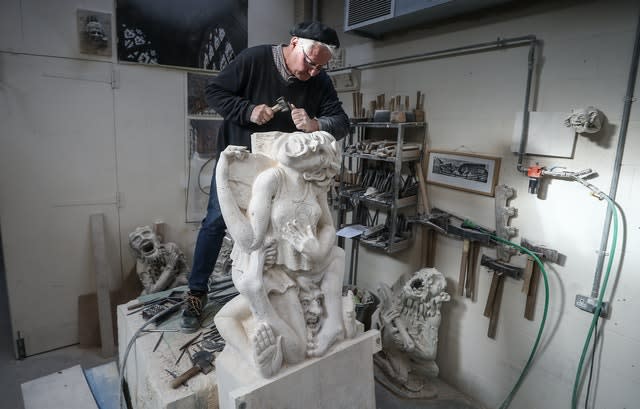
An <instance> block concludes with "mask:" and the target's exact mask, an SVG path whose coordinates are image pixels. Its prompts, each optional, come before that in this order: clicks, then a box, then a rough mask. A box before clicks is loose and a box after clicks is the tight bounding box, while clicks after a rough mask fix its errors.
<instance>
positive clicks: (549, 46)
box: [322, 0, 640, 409]
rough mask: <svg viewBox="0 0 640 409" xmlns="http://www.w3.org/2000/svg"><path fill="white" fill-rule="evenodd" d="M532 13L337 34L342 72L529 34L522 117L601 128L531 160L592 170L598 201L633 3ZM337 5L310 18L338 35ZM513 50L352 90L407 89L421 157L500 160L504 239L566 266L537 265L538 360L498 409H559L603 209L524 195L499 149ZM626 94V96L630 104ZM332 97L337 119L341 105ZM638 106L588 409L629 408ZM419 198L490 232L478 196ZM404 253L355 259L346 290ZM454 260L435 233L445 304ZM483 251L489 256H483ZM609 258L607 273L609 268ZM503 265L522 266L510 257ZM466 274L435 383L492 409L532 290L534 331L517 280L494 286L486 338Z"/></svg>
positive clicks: (482, 287)
mask: <svg viewBox="0 0 640 409" xmlns="http://www.w3.org/2000/svg"><path fill="white" fill-rule="evenodd" d="M537 4H538V5H537V6H530V7H525V6H523V5H516V6H514V7H511V10H510V11H502V12H496V13H484V14H476V15H474V16H473V17H471V18H470V17H467V18H465V19H462V20H460V21H458V22H448V23H441V24H437V25H435V26H433V27H432V28H427V27H423V28H419V29H413V30H407V31H405V32H403V33H400V34H396V35H391V36H388V37H387V38H386V39H385V40H382V41H373V40H370V39H366V38H363V37H358V36H355V35H352V34H342V35H341V40H342V42H343V44H344V45H345V48H346V61H347V65H358V64H362V63H367V62H373V61H378V60H383V59H389V58H394V57H401V56H406V55H412V54H419V53H423V52H428V51H437V50H442V49H446V48H450V47H458V46H464V45H469V44H476V43H481V42H489V41H493V40H495V39H496V38H498V37H500V38H511V37H518V36H523V35H528V34H533V35H535V36H537V37H538V38H539V39H540V40H541V41H542V47H541V50H540V53H539V55H540V57H539V59H538V64H537V71H538V73H539V74H538V77H537V86H535V87H534V90H535V92H534V101H536V103H534V105H533V107H532V109H533V110H536V111H549V112H569V111H570V109H571V108H574V107H580V106H586V105H594V106H596V107H598V108H599V109H601V110H602V111H603V112H604V113H605V114H606V116H607V118H608V121H609V126H608V129H607V130H606V131H605V132H603V135H601V136H600V138H599V139H596V138H588V137H582V136H581V137H578V139H577V143H576V147H575V154H574V157H573V159H555V158H543V157H535V158H532V160H533V161H540V163H541V164H543V165H546V166H548V167H550V166H554V165H560V166H566V167H568V168H570V169H582V168H588V167H590V168H593V169H594V170H596V171H597V172H598V174H599V176H598V177H597V178H596V179H593V180H592V183H594V184H595V185H597V186H599V187H600V188H601V189H602V190H604V191H605V192H608V191H609V185H610V181H611V175H612V165H613V161H614V157H615V148H616V143H617V139H618V132H619V128H620V121H621V117H622V109H623V99H624V95H625V90H626V86H627V77H628V71H629V66H630V61H631V54H632V50H633V40H634V35H635V30H636V23H637V21H638V12H639V5H638V3H637V2H636V1H624V0H617V1H611V2H605V1H590V2H550V1H545V2H537ZM343 7H344V6H343V2H342V1H337V0H330V1H325V2H323V8H322V17H323V19H324V21H325V22H327V23H329V24H331V25H333V26H334V27H335V28H337V29H341V28H343V24H344V23H343V21H344V20H343V14H342V13H343ZM527 52H528V48H527V47H519V48H512V49H507V50H501V51H493V52H487V53H477V54H470V55H465V56H459V57H451V58H441V59H435V60H430V61H422V62H414V63H407V64H400V65H395V66H390V67H385V68H378V69H367V70H364V71H363V72H362V89H361V92H363V93H364V100H365V106H366V105H367V101H369V100H371V99H375V95H377V94H379V93H383V92H384V93H386V95H387V96H390V95H395V94H406V95H410V96H411V98H412V104H413V102H414V101H413V99H414V96H415V93H416V90H420V91H422V92H423V93H426V117H427V121H428V123H429V143H430V146H431V147H432V148H435V149H448V150H460V151H463V152H465V151H467V152H469V151H470V152H477V153H484V154H489V155H495V156H500V157H502V166H501V170H500V183H504V184H507V185H509V186H512V187H514V188H515V189H516V190H517V192H518V193H517V197H516V198H515V199H514V200H512V201H511V204H512V206H515V207H516V208H518V210H519V215H518V216H517V217H515V218H514V219H512V221H511V225H512V226H515V227H517V228H518V229H519V231H520V236H518V237H515V238H514V239H515V241H516V242H519V241H520V238H521V237H525V238H528V239H530V240H532V241H534V242H538V243H541V244H545V245H547V246H549V247H551V248H555V249H557V250H558V251H560V252H561V253H563V254H564V255H566V263H565V264H564V265H563V266H558V265H548V266H547V270H548V273H549V281H550V282H549V285H550V297H551V300H550V304H549V315H548V318H547V323H546V329H545V332H544V335H543V338H542V343H541V347H540V350H539V354H538V357H537V358H536V360H535V363H534V364H533V367H532V369H531V372H530V373H529V375H528V377H527V378H526V380H525V382H524V384H523V385H522V387H521V388H520V391H519V392H518V394H517V395H516V398H515V400H514V401H513V404H512V406H511V407H512V408H520V409H533V408H538V409H543V408H544V409H548V408H561V407H570V405H571V390H572V387H573V381H574V377H575V372H576V368H577V363H578V359H579V356H580V353H581V350H582V346H583V342H584V338H585V336H586V331H587V328H588V326H589V324H590V321H591V315H588V314H587V313H585V312H583V311H581V310H578V309H577V308H575V307H574V306H573V304H574V297H575V295H576V294H583V295H589V294H590V292H591V287H592V277H593V273H594V271H595V262H596V257H597V255H596V250H597V249H598V247H599V244H600V236H601V231H602V225H603V220H604V215H605V210H606V204H605V203H603V202H599V201H598V200H596V199H594V198H593V197H591V196H590V195H589V192H588V191H587V190H585V189H584V188H583V187H582V186H581V185H579V184H577V183H574V182H567V181H561V180H554V181H552V182H551V183H550V185H549V186H548V192H547V198H546V200H540V199H537V198H536V197H534V196H532V195H529V194H528V193H527V178H526V177H523V176H522V175H520V174H519V173H518V172H517V171H516V169H515V164H516V161H517V160H516V159H517V158H516V157H515V156H514V155H513V154H512V153H510V150H509V145H510V143H511V133H512V128H513V121H514V117H515V113H516V112H517V111H522V109H523V105H524V92H525V79H526V69H527ZM639 91H640V88H639V86H638V85H636V89H635V94H636V98H637V97H638V93H639ZM341 97H342V100H343V101H344V104H345V109H346V111H347V112H351V108H350V104H351V95H349V93H344V94H341ZM639 109H640V108H639V107H638V104H637V103H636V104H634V107H633V110H632V115H631V122H630V125H629V132H628V135H627V145H626V151H625V155H624V160H623V166H622V174H621V178H620V185H619V190H618V202H619V203H620V204H621V206H622V207H623V209H624V210H625V215H626V223H627V224H626V238H627V245H626V248H625V249H626V251H625V253H624V265H623V266H622V268H621V270H620V272H619V275H616V276H614V277H612V279H611V280H610V281H609V291H608V295H607V298H605V299H609V300H610V301H611V303H612V316H611V319H609V320H607V321H606V324H605V326H604V336H603V342H602V344H601V346H602V348H601V350H599V353H598V355H599V358H600V359H599V360H598V365H596V368H598V367H599V372H598V374H599V375H597V376H596V377H595V392H593V391H592V395H591V400H592V401H593V400H595V404H593V406H590V407H597V408H632V407H638V402H639V401H640V388H639V387H638V386H639V384H640V354H638V352H637V351H638V350H639V349H640V327H638V326H637V325H636V324H635V323H636V322H637V318H636V317H637V315H638V313H640V301H639V300H640V277H639V276H638V274H637V270H638V267H639V266H640V256H639V254H638V250H637V249H638V248H640V247H639V246H638V244H639V243H638V241H639V240H640V231H639V230H638V229H639V227H640V219H639V216H638V215H637V212H636V210H637V209H638V206H639V204H640V196H639V193H638V191H640V180H639V176H640V167H639V165H640V114H639ZM428 193H429V195H430V200H431V201H432V204H433V206H436V207H439V208H441V209H445V210H448V211H450V212H452V213H454V214H458V215H464V216H466V217H469V218H471V219H472V220H475V221H476V222H478V223H480V224H483V225H486V226H489V227H491V226H494V223H495V221H494V213H493V211H494V210H493V208H494V201H493V199H492V198H489V197H484V196H479V195H474V194H470V193H464V192H460V191H455V190H450V189H446V188H441V187H435V186H430V187H429V189H428ZM620 239H622V236H620ZM415 251H418V250H417V249H414V250H413V253H412V252H408V253H407V254H400V255H397V256H396V257H394V258H389V257H387V256H383V255H379V254H378V253H365V254H362V253H361V254H360V268H359V275H358V279H359V283H361V284H362V285H363V286H368V287H370V288H372V289H373V288H375V287H376V286H377V283H379V282H381V281H382V282H386V283H390V282H393V281H394V280H395V279H396V278H397V277H398V276H400V275H401V274H402V273H404V272H406V271H412V270H413V269H415V268H417V267H418V266H417V265H416V264H415V263H416V262H417V261H416V260H419V257H417V255H416V254H415ZM460 252H461V242H460V241H457V240H453V239H447V238H444V237H442V236H439V238H438V246H437V255H436V267H437V268H438V269H439V270H440V271H442V272H443V273H444V274H445V275H446V276H447V279H448V284H449V292H451V293H455V288H456V283H457V279H458V271H459V261H460ZM483 252H484V253H485V254H487V255H489V256H492V255H494V254H495V252H494V250H492V249H487V248H485V249H483ZM616 260H618V261H617V262H616V264H618V262H619V260H620V257H616ZM512 262H513V263H514V264H519V265H524V260H523V259H522V257H521V256H520V257H515V258H513V259H512ZM479 276H480V279H479V283H478V294H479V296H478V299H477V300H476V301H474V302H472V301H470V300H468V299H466V298H461V297H458V296H454V297H453V298H452V301H451V302H450V303H449V304H448V305H447V307H446V309H445V311H444V320H443V325H442V327H441V329H440V350H439V358H438V362H439V365H440V368H441V374H442V377H443V378H444V379H445V380H447V381H449V382H451V383H453V384H454V385H456V386H457V387H458V388H460V389H461V390H462V391H464V392H467V393H468V394H469V395H471V396H473V397H475V398H477V399H479V400H480V401H481V402H482V403H484V404H486V405H487V406H488V407H498V406H499V405H500V404H501V402H502V400H503V399H504V398H505V397H506V396H507V394H508V392H509V391H510V389H511V387H512V386H513V383H514V380H515V379H516V377H517V376H518V375H519V373H520V371H521V370H522V368H523V366H524V364H525V362H526V360H527V358H528V354H529V351H530V349H531V346H532V344H533V341H534V339H535V336H536V333H537V330H538V327H539V324H540V320H541V316H542V310H543V300H544V292H543V288H542V286H540V288H539V292H538V301H537V307H536V312H535V320H534V321H533V322H531V321H527V320H525V319H524V318H523V311H524V305H525V297H524V295H523V294H522V293H521V291H520V290H521V286H522V283H521V282H520V281H515V280H512V279H508V280H507V282H506V284H505V289H504V290H505V291H504V298H503V301H502V309H501V313H500V319H499V323H498V329H497V336H496V339H495V340H492V339H489V338H488V337H487V336H486V333H487V326H488V319H487V318H485V317H484V316H483V309H484V305H485V301H486V297H487V293H488V288H489V284H490V278H491V277H490V274H489V273H488V272H487V270H485V269H484V268H482V269H480V272H479ZM582 396H583V397H584V393H583V395H582ZM581 402H582V401H581ZM580 405H581V407H582V406H583V405H584V403H581V404H580Z"/></svg>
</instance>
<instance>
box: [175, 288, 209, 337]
mask: <svg viewBox="0 0 640 409" xmlns="http://www.w3.org/2000/svg"><path fill="white" fill-rule="evenodd" d="M185 300H186V302H185V303H184V309H183V310H182V324H181V325H180V327H181V329H182V332H184V333H187V334H189V333H192V332H196V331H197V330H198V329H199V328H200V321H201V320H202V310H203V309H204V306H205V305H207V294H206V293H196V292H191V291H189V292H188V293H187V297H186V299H185Z"/></svg>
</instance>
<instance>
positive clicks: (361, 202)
mask: <svg viewBox="0 0 640 409" xmlns="http://www.w3.org/2000/svg"><path fill="white" fill-rule="evenodd" d="M426 125H427V124H426V123H425V122H397V123H396V122H366V121H352V123H351V126H352V133H351V135H349V137H348V140H347V141H345V142H346V143H345V149H348V147H349V146H354V145H355V143H356V142H362V140H363V139H364V136H365V132H366V130H367V129H388V130H391V131H390V132H394V133H395V138H393V139H392V141H393V140H395V153H394V154H392V156H378V155H376V154H371V153H359V152H346V151H344V152H343V153H342V167H341V171H340V175H341V182H340V187H339V191H338V192H339V195H338V197H339V198H340V200H341V201H343V203H344V201H346V200H348V199H356V200H357V206H356V207H355V208H354V209H349V210H348V206H342V205H341V206H340V209H341V210H340V213H339V220H338V223H339V224H343V223H344V222H345V218H346V216H345V214H346V212H347V211H350V210H354V211H355V212H358V211H359V210H361V209H373V210H383V211H384V212H386V214H387V220H388V221H389V225H388V227H387V231H386V235H387V237H394V239H387V240H376V239H364V238H361V237H360V238H358V239H357V240H354V242H353V244H354V246H358V245H359V244H360V243H361V244H362V245H364V246H366V247H369V248H374V249H378V250H381V251H384V252H386V253H394V252H397V251H400V250H403V249H406V248H408V247H409V246H410V245H411V243H412V241H413V238H412V235H411V231H409V232H408V233H406V235H405V233H403V232H398V228H399V226H398V216H399V212H400V211H401V210H403V211H407V210H410V209H411V208H412V207H413V208H415V207H416V206H417V203H418V197H417V195H412V196H408V197H399V196H400V193H401V189H402V186H401V185H402V177H401V174H402V170H403V166H404V164H405V163H408V162H416V163H415V166H420V165H419V164H418V163H417V162H418V161H420V160H421V159H422V152H423V147H424V142H422V143H421V144H419V149H417V150H409V149H408V150H406V151H404V150H403V149H402V147H403V145H404V144H405V139H406V138H405V136H406V134H405V131H406V130H407V129H420V128H422V129H424V130H425V133H426ZM382 133H384V135H386V137H387V138H389V136H391V135H390V134H389V133H388V132H386V131H385V132H382ZM371 134H372V135H370V136H373V138H372V139H373V140H376V141H379V139H378V138H381V137H382V135H381V132H378V134H376V132H371ZM389 146H394V145H393V143H392V144H390V145H389ZM354 159H356V160H363V161H366V160H370V161H379V162H388V163H393V164H394V166H393V168H394V169H393V173H394V177H393V183H392V189H391V190H390V192H391V195H390V196H391V197H387V198H384V199H380V200H375V199H372V198H368V197H365V196H364V188H362V190H358V189H357V186H356V185H352V184H347V183H345V181H344V179H343V178H342V176H344V175H345V173H346V171H347V170H353V168H352V167H353V166H355V164H356V163H358V162H353V160H354ZM409 166H412V164H410V165H409ZM353 188H356V189H355V190H354V189H353ZM360 206H362V207H360ZM355 214H356V213H354V216H355ZM354 222H355V223H357V221H354ZM356 264H357V262H356ZM355 268H356V269H357V265H356V267H355ZM350 276H351V274H350Z"/></svg>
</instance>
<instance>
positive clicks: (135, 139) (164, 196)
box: [0, 0, 294, 354]
mask: <svg viewBox="0 0 640 409" xmlns="http://www.w3.org/2000/svg"><path fill="white" fill-rule="evenodd" d="M77 9H86V10H92V11H100V12H106V13H112V29H113V28H114V27H115V15H114V14H113V13H115V3H114V2H113V1H112V0H91V1H73V0H61V1H56V2H50V1H43V0H7V1H2V2H0V115H1V116H0V118H2V121H0V122H3V123H4V124H5V125H6V126H5V127H3V128H2V129H1V133H0V137H1V141H2V155H1V157H2V158H3V161H2V163H1V168H0V169H1V170H2V172H0V173H2V177H1V178H0V182H2V183H0V187H1V189H0V193H1V194H2V197H0V219H2V220H1V221H0V225H1V226H2V228H3V241H4V243H3V244H4V256H5V262H6V269H7V282H8V284H9V292H10V294H9V297H10V300H11V302H10V308H11V310H12V325H13V330H14V335H15V332H16V331H21V332H22V336H23V337H25V339H26V340H27V341H26V342H27V354H32V353H36V352H41V351H43V350H46V349H52V348H57V347H60V346H63V345H68V344H70V343H74V342H77V320H76V317H77V296H78V295H79V294H85V293H90V292H92V291H95V281H94V279H93V271H92V264H91V258H90V252H89V250H90V241H89V239H90V237H89V234H88V232H89V230H88V227H87V226H88V216H87V215H86V214H85V213H87V212H88V213H92V212H98V211H100V212H104V213H105V214H107V234H108V235H109V237H108V241H107V244H108V247H109V248H108V249H107V250H108V252H109V255H110V256H111V257H110V259H111V262H112V264H113V266H114V277H112V287H114V288H116V287H117V286H118V285H119V283H120V282H121V279H122V276H123V275H124V274H126V273H128V272H129V271H130V269H131V267H132V266H133V264H134V261H133V259H132V256H131V254H130V251H129V246H128V239H127V236H128V234H129V232H131V231H132V230H133V229H134V228H135V227H137V226H141V225H145V224H151V223H154V222H156V221H163V222H165V223H166V225H167V237H166V239H167V240H169V241H173V242H176V243H177V244H178V245H179V246H180V247H181V248H182V249H183V250H184V252H185V253H186V255H187V258H188V259H189V260H190V259H191V256H192V254H193V248H194V245H195V238H196V233H197V229H198V227H199V226H198V224H195V223H194V224H187V223H185V197H186V195H185V190H186V180H187V175H186V158H185V156H186V154H185V149H186V145H185V139H186V137H185V134H186V122H185V113H186V91H185V87H186V70H180V69H175V68H163V67H154V66H142V65H135V64H118V62H117V58H116V47H115V46H113V47H112V49H113V57H95V56H88V55H86V54H81V53H80V52H79V49H78V39H77V34H76V10H77ZM293 15H294V4H293V1H292V0H269V1H254V0H252V1H249V9H248V23H249V24H248V27H249V32H248V43H249V45H250V46H251V45H255V44H261V43H269V42H273V43H278V42H282V41H286V40H287V39H288V38H289V34H288V29H289V27H290V26H291V25H292V24H293V23H294V18H293ZM113 31H114V33H115V30H113ZM114 39H115V37H114ZM114 44H115V43H114ZM96 71H99V72H98V73H96ZM111 72H113V73H114V75H115V78H117V81H116V82H117V85H116V86H115V87H114V89H112V88H111V86H110V85H111V84H110V82H111ZM79 96H81V97H82V99H79ZM68 100H72V101H71V102H70V101H68ZM76 105H78V106H79V107H77V106H76ZM32 108H33V109H32ZM81 108H86V109H81ZM91 109H93V111H92V110H91ZM87 112H90V113H91V114H90V115H87ZM105 124H106V125H105ZM52 125H55V126H52ZM96 127H98V128H99V129H96ZM41 141H45V142H46V144H45V143H40V142H41ZM65 141H72V143H66V142H65ZM36 143H38V144H37V145H36ZM30 144H33V146H34V147H39V148H40V149H39V150H37V151H35V150H33V149H31V145H30ZM103 146H106V148H104V147H103ZM46 147H50V148H49V149H48V150H46V149H45V148H46ZM88 147H91V152H92V153H93V155H95V157H93V159H92V157H87V156H86V153H87V149H88ZM23 151H25V152H32V154H31V155H24V156H23V155H20V153H21V152H23ZM40 151H42V152H40ZM34 152H36V153H37V156H36V155H35V153H34ZM56 152H58V153H59V152H63V155H60V154H57V153H56ZM81 158H85V159H84V162H83V161H82V160H80V159H81ZM96 158H97V159H99V161H98V160H95V159H96ZM4 159H6V160H4ZM102 162H108V163H110V164H112V166H111V167H109V168H108V169H107V168H106V167H105V170H104V171H100V169H102V167H101V164H102ZM74 166H75V167H74ZM59 169H60V170H59ZM35 170H42V175H43V176H44V177H42V176H40V174H36V172H35ZM88 170H94V173H95V172H99V176H100V178H99V179H100V181H101V182H102V180H103V179H104V180H106V181H108V182H109V185H108V186H107V187H108V189H106V188H105V187H102V185H98V184H97V183H92V179H91V178H90V177H89V175H91V173H90V172H89V171H88ZM18 172H20V173H18ZM64 172H67V173H64ZM70 172H73V173H70ZM61 175H62V176H63V177H61ZM64 175H68V176H69V177H64ZM87 179H88V180H87ZM94 180H95V179H94ZM105 183H106V182H105ZM78 186H79V187H82V188H83V189H76V190H77V191H78V192H79V193H82V194H81V195H80V194H78V195H75V196H73V195H70V194H68V193H69V192H72V193H76V190H73V188H76V187H78ZM107 190H108V191H107ZM94 191H97V192H94ZM88 192H89V193H88ZM91 192H92V193H91ZM100 193H101V194H100ZM60 195H62V196H63V197H62V198H60ZM116 195H117V197H118V198H119V206H118V207H117V208H116ZM72 196H73V197H72ZM76 196H78V197H76ZM60 203H62V205H61V204H60ZM62 206H64V207H62ZM80 206H82V207H80ZM34 208H36V209H38V210H37V211H38V213H35V211H34V210H33V209H34ZM51 209H53V210H51ZM61 209H62V210H61ZM80 209H81V211H80ZM63 210H64V211H63ZM30 215H36V216H38V217H37V218H36V217H33V216H32V217H30ZM66 231H71V232H74V235H73V239H74V240H70V239H69V238H70V237H66V238H65V237H61V235H62V233H64V232H66ZM36 238H37V240H36ZM36 245H37V246H38V247H40V248H42V250H40V251H39V252H37V251H36V252H35V253H39V254H40V255H41V257H40V258H38V257H34V247H35V246H36ZM44 272H47V277H48V278H49V279H48V280H41V279H39V276H41V275H42V274H43V273H44ZM59 277H60V278H59ZM25 280H26V281H27V282H28V283H29V285H28V286H25V284H24V281H25ZM65 280H66V281H65ZM48 295H51V296H52V297H53V296H55V297H56V299H60V300H62V301H61V302H59V303H58V305H56V301H55V300H54V299H53V298H52V297H50V298H51V299H49V301H48V302H45V303H41V305H39V308H37V309H36V308H32V307H30V306H29V304H32V303H33V302H34V299H35V297H38V298H39V299H46V298H47V296H48ZM52 304H53V305H54V306H55V307H56V312H57V313H56V317H57V318H56V319H48V318H46V317H47V315H46V314H44V312H46V310H47V309H51V305H52ZM41 310H44V311H41ZM58 311H59V312H58ZM32 316H36V317H42V318H41V321H44V323H42V324H40V323H39V322H38V323H36V322H35V321H36V320H35V319H34V318H35V317H32ZM29 326H35V327H37V331H35V332H32V331H30V329H28V328H26V327H29ZM51 328H54V329H56V333H64V334H56V336H46V334H51V332H52V329H51ZM40 332H42V334H40Z"/></svg>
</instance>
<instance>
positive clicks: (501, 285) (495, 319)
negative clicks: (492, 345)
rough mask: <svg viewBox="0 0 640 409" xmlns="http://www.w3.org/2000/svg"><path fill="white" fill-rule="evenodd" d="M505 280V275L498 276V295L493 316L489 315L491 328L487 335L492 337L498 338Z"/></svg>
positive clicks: (492, 312)
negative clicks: (497, 332)
mask: <svg viewBox="0 0 640 409" xmlns="http://www.w3.org/2000/svg"><path fill="white" fill-rule="evenodd" d="M504 280H505V278H504V276H498V286H497V288H496V295H495V298H494V300H493V307H492V308H491V316H490V317H489V329H488V331H487V336H488V337H489V338H491V339H495V338H496V328H497V327H498V313H500V304H501V301H502V289H503V288H504Z"/></svg>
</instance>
